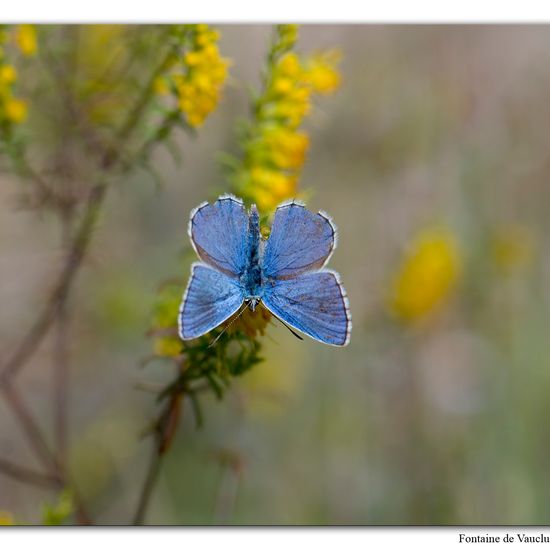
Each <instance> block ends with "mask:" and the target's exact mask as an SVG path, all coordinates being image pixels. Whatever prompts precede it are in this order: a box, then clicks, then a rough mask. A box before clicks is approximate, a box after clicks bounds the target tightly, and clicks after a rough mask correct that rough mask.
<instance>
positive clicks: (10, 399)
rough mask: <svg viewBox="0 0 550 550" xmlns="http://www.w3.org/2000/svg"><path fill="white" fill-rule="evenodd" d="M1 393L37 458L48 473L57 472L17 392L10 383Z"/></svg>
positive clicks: (45, 445) (40, 433) (41, 437)
mask: <svg viewBox="0 0 550 550" xmlns="http://www.w3.org/2000/svg"><path fill="white" fill-rule="evenodd" d="M0 389H1V391H2V395H3V397H4V399H5V400H6V402H7V404H8V405H9V406H10V408H11V410H12V411H13V413H14V415H15V417H16V419H17V421H18V422H19V424H20V425H21V428H22V429H23V433H24V435H25V436H26V438H27V441H28V443H29V445H30V446H31V448H32V449H33V450H34V452H35V453H36V455H37V457H38V458H39V459H40V460H41V461H42V463H43V464H44V466H45V467H46V468H47V469H48V470H49V471H54V472H56V473H57V472H58V466H57V462H56V460H55V458H54V456H53V455H52V453H51V451H50V449H49V447H48V444H47V442H46V440H45V439H44V436H43V435H42V431H41V430H40V428H39V427H38V425H37V424H36V422H35V421H34V419H33V417H32V414H31V412H30V411H29V409H28V407H27V405H26V404H25V402H24V401H23V399H22V398H21V396H20V395H19V392H18V391H17V390H16V389H15V388H14V387H13V385H12V384H11V383H6V384H4V385H3V386H1V388H0Z"/></svg>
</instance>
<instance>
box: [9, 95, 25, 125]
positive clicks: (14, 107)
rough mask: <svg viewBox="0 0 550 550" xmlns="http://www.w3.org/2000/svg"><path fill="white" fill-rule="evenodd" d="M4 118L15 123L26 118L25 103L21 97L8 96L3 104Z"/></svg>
mask: <svg viewBox="0 0 550 550" xmlns="http://www.w3.org/2000/svg"><path fill="white" fill-rule="evenodd" d="M4 110H5V113H6V118H7V119H8V120H10V121H11V122H15V123H16V124H18V123H20V122H23V121H24V120H25V119H26V118H27V103H26V102H25V101H23V100H22V99H17V98H10V99H8V101H6V103H5V105H4Z"/></svg>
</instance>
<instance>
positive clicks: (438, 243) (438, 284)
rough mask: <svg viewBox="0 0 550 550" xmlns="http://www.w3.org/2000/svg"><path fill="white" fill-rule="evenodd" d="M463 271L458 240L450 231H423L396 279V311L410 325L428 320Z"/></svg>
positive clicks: (393, 303) (393, 302)
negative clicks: (424, 319)
mask: <svg viewBox="0 0 550 550" xmlns="http://www.w3.org/2000/svg"><path fill="white" fill-rule="evenodd" d="M460 272H461V260H460V255H459V251H458V247H457V244H456V242H455V239H454V237H453V236H452V235H451V234H450V233H449V232H448V231H446V230H428V231H423V232H422V233H420V234H419V235H418V236H417V237H416V238H415V240H414V241H413V243H412V247H411V249H410V251H409V252H408V254H407V255H406V256H405V258H404V260H403V262H402V264H401V267H400V268H399V270H398V272H397V274H396V276H395V278H394V281H393V286H392V292H391V300H390V307H391V310H392V312H393V313H394V314H396V315H397V316H398V317H400V318H401V319H402V320H404V321H408V322H413V321H417V320H419V319H422V318H424V317H425V316H427V315H428V314H430V313H431V312H432V311H434V310H436V309H437V308H438V307H439V306H441V305H442V304H443V303H444V302H445V301H446V300H447V299H448V297H449V295H450V294H451V292H452V291H453V289H454V288H455V286H456V284H457V281H458V279H459V276H460Z"/></svg>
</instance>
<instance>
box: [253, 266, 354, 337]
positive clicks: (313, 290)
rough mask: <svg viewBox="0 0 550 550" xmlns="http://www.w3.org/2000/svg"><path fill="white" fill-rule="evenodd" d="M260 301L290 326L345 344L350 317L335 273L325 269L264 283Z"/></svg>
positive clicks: (349, 328) (349, 327)
mask: <svg viewBox="0 0 550 550" xmlns="http://www.w3.org/2000/svg"><path fill="white" fill-rule="evenodd" d="M262 302H263V304H264V306H265V307H267V309H268V310H269V311H271V313H273V314H274V315H276V316H277V317H279V318H280V319H281V320H282V321H284V322H285V323H287V324H289V325H290V326H291V327H293V328H296V329H298V330H299V331H301V332H303V333H305V334H307V335H308V336H311V337H312V338H315V339H316V340H319V341H320V342H324V343H325V344H332V345H334V346H345V345H346V344H347V343H348V342H349V337H350V334H351V316H350V313H349V308H348V301H347V298H346V294H345V291H344V288H343V287H342V285H341V283H340V280H339V277H338V275H337V274H336V273H335V272H333V271H329V270H321V271H317V272H313V273H305V274H303V275H299V276H298V277H295V278H293V279H280V280H272V281H271V282H270V283H268V284H266V287H265V288H264V294H263V297H262Z"/></svg>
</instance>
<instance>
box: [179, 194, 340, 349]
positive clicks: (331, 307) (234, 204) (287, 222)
mask: <svg viewBox="0 0 550 550" xmlns="http://www.w3.org/2000/svg"><path fill="white" fill-rule="evenodd" d="M189 237H190V239H191V244H192V245H193V248H194V249H195V252H196V253H197V255H198V256H199V258H200V259H201V260H202V262H196V263H194V264H193V265H192V267H191V278H190V280H189V284H188V285H187V290H186V291H185V294H184V295H183V300H182V303H181V306H180V311H179V317H178V324H179V334H180V337H181V338H182V339H183V340H190V339H192V338H197V337H199V336H202V335H203V334H206V333H207V332H209V331H210V330H212V329H213V328H215V327H217V326H218V325H220V324H221V323H223V322H224V321H226V320H227V319H228V318H229V317H231V316H232V315H233V314H235V313H236V312H237V311H239V309H240V308H241V306H243V304H245V306H244V307H249V308H250V309H251V310H252V311H254V310H255V308H256V306H257V305H258V304H259V303H261V304H262V305H263V306H264V307H266V308H267V309H268V310H269V311H270V312H271V313H272V314H273V315H275V316H276V317H278V318H279V319H280V320H281V321H283V322H286V323H288V325H290V326H291V327H294V328H295V329H297V330H299V331H301V332H303V333H305V334H307V335H308V336H311V337H312V338H314V339H315V340H319V341H320V342H324V343H325V344H331V345H334V346H345V345H347V343H348V342H349V339H350V335H351V315H350V311H349V306H348V300H347V297H346V293H345V290H344V287H343V286H342V284H341V283H340V277H339V275H338V273H336V272H334V271H330V270H328V269H323V267H324V266H325V265H326V263H327V262H328V260H329V258H330V256H331V254H332V252H333V250H334V248H335V247H336V239H337V235H336V228H335V227H334V224H333V223H332V221H331V219H330V217H329V216H328V215H327V214H325V213H323V212H319V213H318V214H314V213H313V212H310V211H309V210H307V209H306V208H305V206H304V205H303V204H301V203H299V202H296V201H290V202H286V203H283V204H281V205H279V206H278V208H277V210H276V211H275V216H274V219H273V225H272V227H271V234H270V236H269V238H268V239H267V241H265V240H263V239H262V238H261V236H260V218H259V215H258V210H257V208H256V206H255V205H252V207H251V209H250V211H249V212H247V211H246V209H245V206H244V204H243V201H242V200H240V199H238V198H237V197H234V196H232V195H223V196H221V197H219V198H218V200H217V201H216V202H215V203H214V204H209V203H207V202H204V203H202V204H201V205H199V206H198V207H197V208H195V209H194V210H193V211H192V212H191V219H190V221H189Z"/></svg>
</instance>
